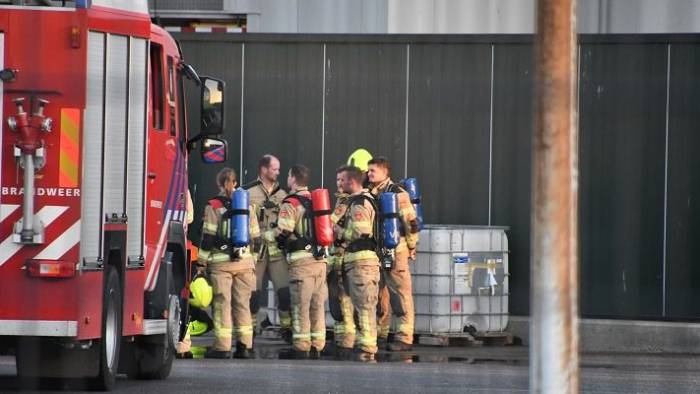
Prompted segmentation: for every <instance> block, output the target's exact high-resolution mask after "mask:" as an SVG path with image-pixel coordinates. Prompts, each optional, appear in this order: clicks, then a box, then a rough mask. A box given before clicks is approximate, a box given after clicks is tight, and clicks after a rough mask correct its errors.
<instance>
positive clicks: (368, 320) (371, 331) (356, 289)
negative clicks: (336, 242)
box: [343, 259, 379, 354]
mask: <svg viewBox="0 0 700 394" xmlns="http://www.w3.org/2000/svg"><path fill="white" fill-rule="evenodd" d="M343 270H344V271H345V277H344V279H345V280H346V288H347V292H348V294H350V299H351V300H352V304H353V306H354V307H355V312H357V316H358V324H357V331H358V333H357V335H358V338H357V345H358V346H359V348H360V349H361V350H362V351H365V352H367V353H373V354H374V353H377V298H378V296H377V292H378V288H379V260H376V259H371V260H357V261H353V262H351V263H345V264H344V266H343ZM353 334H354V333H349V332H346V333H345V336H344V337H343V342H344V343H343V345H348V344H352V343H354V342H355V337H354V335H353ZM350 346H352V345H350ZM350 346H347V347H350Z"/></svg>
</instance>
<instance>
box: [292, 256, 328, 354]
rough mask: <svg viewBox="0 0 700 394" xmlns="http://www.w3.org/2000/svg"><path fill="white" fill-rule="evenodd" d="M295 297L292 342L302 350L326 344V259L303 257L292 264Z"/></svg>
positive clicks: (317, 348)
mask: <svg viewBox="0 0 700 394" xmlns="http://www.w3.org/2000/svg"><path fill="white" fill-rule="evenodd" d="M289 291H290V295H291V299H292V345H293V346H294V349H296V350H299V351H309V350H310V349H311V346H313V347H315V348H316V350H318V351H319V352H320V351H321V350H323V348H324V347H325V345H326V310H325V302H326V299H327V298H328V287H327V286H326V262H325V261H324V260H316V259H313V258H311V259H303V260H300V261H297V262H294V263H293V264H291V265H290V266H289Z"/></svg>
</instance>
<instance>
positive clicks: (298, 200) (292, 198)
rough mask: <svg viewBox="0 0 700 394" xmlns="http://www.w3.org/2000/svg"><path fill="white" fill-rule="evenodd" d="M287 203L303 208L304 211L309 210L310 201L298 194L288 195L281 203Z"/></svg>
mask: <svg viewBox="0 0 700 394" xmlns="http://www.w3.org/2000/svg"><path fill="white" fill-rule="evenodd" d="M285 202H288V203H290V204H292V205H294V206H299V205H301V206H303V207H304V208H306V210H310V209H311V199H310V198H308V197H305V196H302V195H299V194H290V195H288V196H287V197H285V198H284V199H283V200H282V203H283V204H284V203H285Z"/></svg>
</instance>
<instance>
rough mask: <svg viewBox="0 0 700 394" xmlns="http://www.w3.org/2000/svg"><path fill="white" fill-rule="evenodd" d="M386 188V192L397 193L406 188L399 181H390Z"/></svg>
mask: <svg viewBox="0 0 700 394" xmlns="http://www.w3.org/2000/svg"><path fill="white" fill-rule="evenodd" d="M386 190H387V191H388V192H392V193H397V194H398V193H401V192H405V191H406V189H404V187H403V186H402V185H401V184H399V183H392V184H391V185H389V187H387V188H386Z"/></svg>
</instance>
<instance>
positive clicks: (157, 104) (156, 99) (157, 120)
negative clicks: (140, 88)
mask: <svg viewBox="0 0 700 394" xmlns="http://www.w3.org/2000/svg"><path fill="white" fill-rule="evenodd" d="M151 92H152V94H151V118H152V119H153V128H154V129H158V130H163V110H164V108H163V103H164V97H163V47H162V46H160V45H158V44H151Z"/></svg>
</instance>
